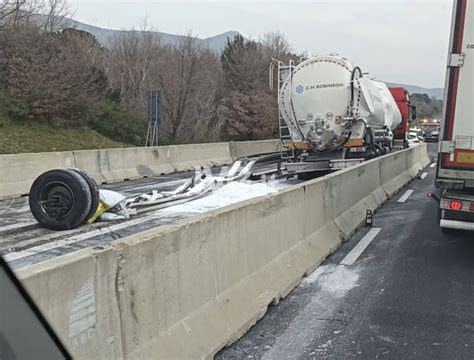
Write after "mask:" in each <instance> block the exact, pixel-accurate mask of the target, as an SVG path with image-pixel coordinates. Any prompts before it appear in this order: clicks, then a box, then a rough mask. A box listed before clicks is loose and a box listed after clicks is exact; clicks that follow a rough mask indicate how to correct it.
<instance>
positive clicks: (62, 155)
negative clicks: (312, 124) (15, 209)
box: [0, 140, 279, 199]
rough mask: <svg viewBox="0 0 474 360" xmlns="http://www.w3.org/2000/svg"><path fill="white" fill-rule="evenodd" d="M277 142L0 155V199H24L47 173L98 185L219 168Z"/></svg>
mask: <svg viewBox="0 0 474 360" xmlns="http://www.w3.org/2000/svg"><path fill="white" fill-rule="evenodd" d="M278 146H279V141H278V140H264V141H243V142H230V143H209V144H189V145H171V146H157V147H148V148H143V147H142V148H121V149H98V150H79V151H64V152H49V153H35V154H12V155H0V199H2V198H12V197H18V196H21V195H26V194H27V193H28V191H29V190H30V186H31V184H32V183H33V181H34V180H35V179H36V178H37V177H38V176H39V175H40V174H42V173H44V172H46V171H48V170H51V169H62V168H66V167H76V168H80V169H82V170H85V171H87V172H88V173H90V174H91V175H92V176H93V177H94V179H95V180H96V181H97V182H98V183H104V182H115V181H123V180H125V179H137V178H142V177H149V176H156V175H161V174H169V173H173V172H177V171H186V170H192V169H193V168H194V167H195V166H219V165H226V164H230V163H232V162H233V161H234V160H236V159H237V158H240V157H242V156H249V155H255V154H262V153H267V152H275V151H278Z"/></svg>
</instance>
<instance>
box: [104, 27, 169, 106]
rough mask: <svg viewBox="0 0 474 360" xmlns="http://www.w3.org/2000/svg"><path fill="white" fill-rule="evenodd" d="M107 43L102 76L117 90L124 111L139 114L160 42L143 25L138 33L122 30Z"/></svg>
mask: <svg viewBox="0 0 474 360" xmlns="http://www.w3.org/2000/svg"><path fill="white" fill-rule="evenodd" d="M110 41H111V44H112V46H111V50H110V52H109V53H108V55H107V58H106V59H105V62H104V64H105V69H106V74H107V76H108V78H109V79H110V82H111V85H112V86H113V87H115V88H118V89H120V98H121V101H122V104H123V105H124V106H125V108H126V109H127V110H128V111H130V112H134V113H142V114H143V113H144V110H145V107H144V105H145V93H146V91H147V90H148V83H149V75H150V71H151V68H152V65H153V62H156V61H157V57H158V55H159V49H160V47H161V46H160V39H159V38H158V36H157V35H156V34H154V33H153V32H151V31H150V30H149V29H147V28H146V27H145V26H144V28H142V30H141V31H137V30H133V29H132V30H130V31H122V32H121V33H120V34H119V35H118V36H116V37H114V38H112V39H110Z"/></svg>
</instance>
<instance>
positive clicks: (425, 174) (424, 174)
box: [420, 172, 428, 180]
mask: <svg viewBox="0 0 474 360" xmlns="http://www.w3.org/2000/svg"><path fill="white" fill-rule="evenodd" d="M427 176H428V173H427V172H424V173H423V174H421V176H420V177H421V180H423V179H424V178H425V177H427Z"/></svg>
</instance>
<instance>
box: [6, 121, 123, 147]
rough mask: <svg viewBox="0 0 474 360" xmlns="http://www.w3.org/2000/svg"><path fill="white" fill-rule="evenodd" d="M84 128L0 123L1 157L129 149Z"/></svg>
mask: <svg viewBox="0 0 474 360" xmlns="http://www.w3.org/2000/svg"><path fill="white" fill-rule="evenodd" d="M127 146H130V145H127V144H123V143H119V142H116V141H113V140H110V139H109V138H107V137H104V136H102V135H100V134H99V133H97V132H96V131H94V130H92V129H90V128H87V127H83V128H77V129H67V128H66V129H64V128H56V127H51V126H48V125H18V124H12V123H8V122H0V154H16V153H29V152H47V151H65V150H84V149H100V148H103V149H104V148H117V147H127Z"/></svg>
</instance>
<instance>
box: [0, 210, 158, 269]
mask: <svg viewBox="0 0 474 360" xmlns="http://www.w3.org/2000/svg"><path fill="white" fill-rule="evenodd" d="M158 217H159V216H158V215H153V216H144V217H141V218H138V219H135V220H130V221H125V222H123V223H120V224H116V225H112V226H108V227H105V228H101V229H96V230H92V231H88V232H85V233H82V234H78V235H76V236H72V237H70V238H67V239H60V240H57V241H55V242H51V243H47V244H43V245H38V246H34V247H31V248H29V249H26V250H22V251H19V252H14V253H10V254H7V255H5V256H4V258H5V260H6V261H8V262H10V261H15V260H19V259H23V258H25V257H27V256H31V255H36V254H38V253H41V252H45V251H48V250H53V249H57V248H60V247H63V246H68V245H72V244H74V243H77V242H79V241H83V240H87V239H90V238H93V237H95V236H100V235H105V234H110V233H112V232H114V231H117V230H121V229H125V228H127V227H130V226H135V225H139V224H143V223H145V222H148V221H150V220H153V219H156V218H158ZM52 235H56V236H64V235H65V232H64V231H63V232H59V233H57V234H52ZM56 236H55V237H56ZM52 237H53V236H50V237H49V238H52Z"/></svg>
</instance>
